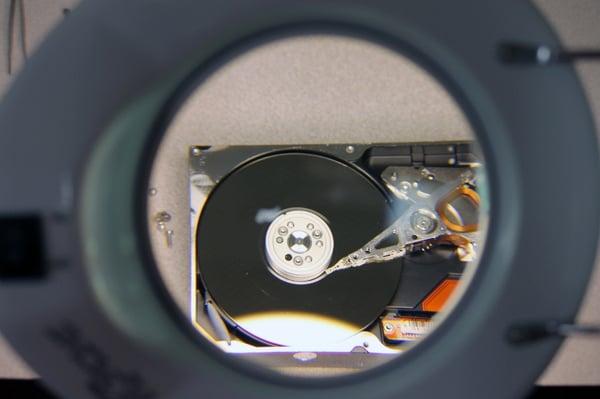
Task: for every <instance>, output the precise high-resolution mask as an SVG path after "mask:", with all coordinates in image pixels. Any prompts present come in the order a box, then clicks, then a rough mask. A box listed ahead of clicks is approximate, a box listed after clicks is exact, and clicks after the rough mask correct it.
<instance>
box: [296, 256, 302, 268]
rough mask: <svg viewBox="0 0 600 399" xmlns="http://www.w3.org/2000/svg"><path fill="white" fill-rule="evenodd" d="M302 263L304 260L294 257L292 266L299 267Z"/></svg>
mask: <svg viewBox="0 0 600 399" xmlns="http://www.w3.org/2000/svg"><path fill="white" fill-rule="evenodd" d="M303 263H304V260H303V259H302V257H301V256H296V257H294V264H295V265H296V266H301V265H302V264H303Z"/></svg>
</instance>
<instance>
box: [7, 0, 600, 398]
mask: <svg viewBox="0 0 600 399" xmlns="http://www.w3.org/2000/svg"><path fill="white" fill-rule="evenodd" d="M509 22H510V23H509ZM300 31H302V32H311V31H312V32H316V31H319V32H327V31H329V32H338V33H340V32H341V33H344V34H352V35H357V36H358V37H362V38H367V39H371V40H374V41H376V42H378V43H381V44H384V45H387V46H389V47H391V48H394V49H397V50H399V51H400V52H401V53H402V54H404V55H406V56H409V57H410V58H411V59H413V60H414V61H415V62H417V63H418V64H419V65H420V66H422V67H424V68H425V69H426V70H428V71H429V72H430V73H432V74H433V75H434V77H435V78H437V79H438V80H439V81H440V82H441V83H442V85H444V87H445V88H446V89H447V90H449V92H450V93H451V94H452V95H453V96H454V98H455V99H456V100H457V102H458V103H459V104H460V106H461V107H462V109H463V111H464V112H465V114H466V115H467V117H468V119H469V121H470V123H471V125H472V126H473V128H474V130H475V131H476V132H477V133H478V138H479V140H480V143H481V146H482V148H483V150H484V155H485V159H486V161H487V163H486V165H487V167H488V176H489V181H490V197H491V198H492V199H493V206H492V208H491V209H490V212H491V218H490V220H491V222H490V227H489V231H488V240H487V244H486V249H485V251H484V254H483V259H482V261H481V264H480V270H479V271H478V272H477V274H476V275H475V277H474V278H473V280H472V282H471V285H470V287H469V288H468V290H467V291H466V292H465V294H464V296H463V298H462V299H461V301H460V302H459V303H458V304H457V306H456V308H455V309H454V311H453V312H452V313H451V314H450V315H448V316H447V318H446V320H445V321H444V323H443V324H441V325H440V326H439V327H438V328H437V329H435V331H434V332H433V333H432V334H431V335H430V336H428V337H427V338H426V339H425V340H424V342H423V343H422V344H420V345H418V346H416V347H415V348H414V349H413V350H411V351H408V352H407V353H405V354H403V355H402V356H401V357H400V358H398V359H397V360H395V361H392V362H390V363H389V364H388V365H386V366H385V367H383V368H377V369H373V370H370V371H366V372H364V373H360V374H357V375H354V376H349V377H341V378H338V379H326V380H299V379H290V378H285V377H283V376H278V375H276V374H274V373H270V372H268V371H267V370H263V369H256V368H252V367H250V366H249V365H248V364H245V363H239V362H238V363H236V362H235V359H234V358H231V357H227V356H226V355H225V354H223V353H221V352H219V351H218V350H217V349H216V348H212V347H210V346H209V345H208V344H207V343H205V342H203V341H202V340H201V339H200V338H199V337H198V336H197V334H196V333H195V331H193V327H191V326H188V325H186V324H185V323H183V322H182V321H183V318H182V317H183V316H182V315H181V314H180V313H179V312H178V311H176V310H175V305H174V304H173V303H172V300H171V299H170V298H169V297H168V295H167V294H166V291H165V290H164V287H162V284H161V282H160V281H159V280H158V278H157V275H156V274H153V273H154V272H153V270H154V271H155V268H153V265H152V263H153V259H152V258H151V255H150V254H151V251H150V247H149V240H148V237H147V229H146V222H147V220H146V215H145V209H144V206H141V205H140V204H142V202H140V201H142V198H144V196H145V190H143V188H144V187H145V185H146V184H147V173H148V171H149V168H148V165H150V162H151V160H152V158H153V154H154V151H155V149H156V146H157V145H158V144H159V142H160V132H161V131H162V129H163V128H164V126H165V123H168V118H169V115H171V113H172V112H173V111H174V109H176V105H177V102H178V101H179V100H178V99H179V98H181V97H180V94H181V93H180V92H178V91H177V88H178V87H181V86H180V85H181V82H182V79H184V78H185V77H186V76H189V74H190V73H192V72H193V71H194V70H195V69H196V68H197V67H198V66H200V67H201V68H205V71H206V73H209V72H210V70H211V69H212V70H214V69H216V68H218V66H219V65H222V62H223V61H225V60H226V59H227V57H228V56H229V55H232V54H234V53H235V52H236V51H240V50H243V49H244V48H247V47H244V46H246V45H247V44H248V43H251V42H249V41H248V40H250V39H251V38H252V39H253V40H257V39H261V40H262V39H264V38H268V37H273V36H271V35H280V34H282V33H286V32H287V34H289V33H290V32H291V33H293V32H296V33H299V32H300ZM506 40H511V41H515V42H519V41H523V40H527V41H532V42H540V43H545V44H547V45H550V46H557V45H558V44H559V42H558V40H557V38H556V37H555V36H554V34H553V32H552V31H551V29H550V28H549V27H548V26H547V24H546V22H545V21H544V20H543V18H542V17H541V16H540V15H539V14H538V12H537V11H536V10H535V9H534V8H533V7H532V6H531V5H530V4H527V3H525V2H521V1H516V0H515V1H505V2H501V3H500V2H494V1H489V2H486V1H482V2H476V3H473V2H470V1H466V0H464V1H463V0H457V1H454V2H451V3H449V4H447V3H444V2H442V3H440V2H437V1H420V2H418V3H417V2H408V1H407V2H398V1H371V2H369V3H364V2H352V1H320V2H304V1H288V2H282V1H270V0H255V1H252V2H249V1H233V0H230V1H223V0H221V1H219V2H213V1H204V2H198V1H192V0H189V1H181V2H179V3H178V4H177V5H175V4H173V3H172V2H168V1H166V0H164V1H153V2H148V1H147V0H146V1H144V0H131V1H129V2H126V3H124V2H122V1H119V0H104V1H84V2H83V3H82V5H81V6H80V7H79V8H78V9H77V10H75V11H74V12H72V13H71V14H70V15H69V18H68V19H67V20H66V22H65V23H64V24H62V25H61V26H60V27H59V28H58V29H57V30H56V31H55V32H53V33H52V34H51V36H50V38H49V39H48V41H47V42H46V43H45V44H44V45H43V46H42V48H41V49H40V50H39V51H38V53H37V54H36V55H35V56H34V57H32V59H31V61H30V63H29V64H28V66H27V67H26V68H25V70H24V72H23V73H22V74H21V76H19V78H18V79H17V80H16V82H15V84H14V85H13V87H12V89H11V90H10V92H9V93H8V94H7V96H6V98H5V99H4V101H3V104H2V108H1V109H0V131H2V135H1V136H0V155H1V156H0V186H2V187H10V192H9V193H7V195H3V196H2V198H0V213H1V214H2V215H15V214H19V213H23V212H27V213H30V214H31V213H33V214H35V215H38V216H39V217H40V218H41V219H42V220H43V222H44V231H45V236H46V249H47V257H48V262H47V264H46V267H47V269H48V270H47V274H46V277H42V278H39V279H27V280H12V281H10V282H8V281H5V282H2V289H1V290H0V304H1V305H0V309H1V313H0V327H1V329H2V332H3V333H4V334H5V335H6V336H7V338H8V339H9V341H10V343H11V344H12V345H13V346H14V347H15V348H16V349H17V351H18V352H19V353H20V354H21V355H22V356H23V357H24V359H25V360H26V361H27V362H29V363H30V364H31V365H32V366H33V367H34V369H35V370H36V371H38V372H39V373H40V375H41V376H42V377H43V378H44V380H45V381H46V383H47V384H48V385H50V386H51V387H52V388H53V389H55V390H56V391H57V392H60V393H62V394H64V395H67V396H73V397H78V398H83V399H86V398H99V397H102V396H101V394H105V391H106V390H107V389H109V388H111V387H115V386H124V387H125V388H124V389H128V390H129V391H128V392H129V395H128V396H123V397H136V395H137V397H144V396H143V395H146V396H147V397H152V395H154V397H162V396H168V397H191V395H197V394H204V395H205V396H206V397H245V398H248V397H262V398H264V397H282V396H284V395H286V396H288V397H311V398H321V397H322V398H325V397H327V398H328V399H333V398H347V397H353V396H354V397H396V396H401V395H414V396H424V397H433V396H436V395H442V394H443V395H444V396H445V397H464V396H472V397H479V396H483V395H485V396H486V397H490V398H500V397H511V396H522V395H523V394H524V393H525V392H526V390H527V389H529V387H530V386H531V384H532V383H533V382H534V380H535V378H536V377H537V376H538V375H539V374H540V373H541V371H542V370H543V369H544V367H545V366H546V365H547V363H548V362H549V361H550V359H551V358H552V356H553V354H554V352H555V351H556V349H557V348H558V346H559V344H560V342H561V340H560V339H559V338H549V339H546V340H544V341H539V342H535V343H532V344H530V345H521V346H517V345H514V344H512V343H511V342H509V340H508V339H507V338H506V333H507V330H508V329H509V328H510V327H511V326H512V325H513V324H514V323H518V322H526V321H529V320H531V321H540V320H565V321H569V320H572V319H573V318H574V317H575V314H576V312H577V309H578V306H579V303H580V300H581V298H582V296H583V292H584V289H585V286H586V283H587V280H588V277H589V274H590V271H591V267H592V265H593V260H594V257H595V248H596V245H597V238H598V221H599V218H598V209H599V207H598V203H599V201H598V200H599V197H600V195H599V182H600V179H599V175H600V173H599V162H598V143H597V139H596V136H595V131H594V127H593V123H592V119H591V117H590V114H589V109H588V105H587V102H586V99H585V96H584V94H583V92H582V89H581V87H580V83H579V81H578V79H577V77H576V74H575V72H574V70H573V68H572V67H571V66H570V65H556V66H549V67H546V68H540V67H537V66H512V65H507V64H505V63H503V62H502V61H501V60H500V59H499V57H498V56H497V49H498V46H499V45H500V44H501V43H502V42H503V41H506ZM255 43H256V42H255ZM174 106H175V108H173V107H174ZM5 132H6V134H5ZM152 132H153V134H154V135H153V136H152V135H151V133H152ZM573 132H574V133H573ZM25 154H27V156H24V155H25ZM41 171H43V175H44V178H43V179H40V172H41ZM145 179H146V180H145ZM32 182H35V183H36V184H35V185H33V184H32ZM565 183H567V184H568V186H569V189H568V190H565V189H564V184H565ZM40 193H42V194H40ZM548 215H552V217H551V218H549V217H548ZM575 222H576V223H575ZM556 226H560V227H564V228H556ZM573 231H577V234H572V232H573ZM144 232H146V233H144ZM15 304H19V306H15ZM89 354H92V355H93V356H94V357H93V362H90V361H89V358H88V357H86V356H84V355H89ZM119 384H121V385H119ZM316 388H323V389H316ZM325 388H326V389H325ZM132 392H133V394H131V393H132Z"/></svg>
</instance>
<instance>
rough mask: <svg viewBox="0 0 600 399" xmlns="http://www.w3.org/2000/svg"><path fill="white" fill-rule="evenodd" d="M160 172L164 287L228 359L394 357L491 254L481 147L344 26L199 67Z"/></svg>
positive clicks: (417, 71)
mask: <svg viewBox="0 0 600 399" xmlns="http://www.w3.org/2000/svg"><path fill="white" fill-rule="evenodd" d="M182 92H183V93H185V96H183V97H182V98H180V99H179V101H178V102H176V103H177V104H178V108H177V109H176V110H174V111H173V112H172V119H171V120H170V122H169V124H168V125H167V127H166V129H165V131H164V136H163V138H162V141H161V143H160V146H159V147H158V150H157V153H156V156H155V159H154V161H153V164H152V171H151V174H150V180H149V183H148V200H147V216H148V221H149V222H148V231H149V236H150V240H151V245H152V250H153V255H154V258H155V260H156V264H157V266H158V271H159V274H160V276H161V278H162V280H163V282H164V285H165V287H166V288H167V291H168V292H169V294H170V295H171V296H172V298H173V300H174V301H175V303H176V304H177V306H178V307H179V309H180V311H181V312H183V313H184V314H185V315H186V317H187V319H188V320H189V322H190V323H191V324H192V325H193V327H194V329H195V330H196V331H197V334H198V335H199V336H201V337H203V339H205V340H206V341H207V342H209V343H210V345H214V346H216V347H217V348H219V349H220V350H222V351H223V353H225V354H227V356H228V357H230V358H231V359H232V360H234V361H235V360H238V359H240V360H245V361H250V362H253V363H256V364H258V365H261V366H263V367H265V368H267V369H270V370H273V371H275V372H277V373H280V374H284V375H288V376H295V377H305V378H323V377H334V376H342V375H348V374H352V373H357V372H361V371H365V370H368V369H372V368H374V367H378V366H381V367H385V365H386V364H387V362H388V361H390V360H392V359H395V358H397V357H399V356H402V354H403V353H405V352H406V351H408V350H410V349H411V348H412V347H413V346H414V345H416V344H418V343H419V342H420V341H421V340H423V339H424V338H425V337H426V336H427V335H429V334H430V333H431V331H433V329H435V328H436V326H437V325H439V323H440V322H441V321H442V320H443V318H444V317H445V315H447V314H448V313H449V312H450V311H451V310H452V308H453V307H454V304H455V303H456V302H457V301H458V300H459V298H460V296H461V294H462V293H463V292H464V290H465V289H466V287H467V285H468V283H469V281H470V279H471V278H472V276H473V274H474V273H475V271H476V269H477V267H478V260H479V259H480V258H481V255H482V251H483V247H484V242H485V236H486V231H487V225H488V215H489V198H488V196H487V193H488V192H489V190H488V187H487V182H486V174H485V160H484V158H483V155H482V153H481V151H480V149H479V146H478V143H477V140H476V132H474V131H473V129H472V127H471V126H470V125H469V123H468V121H467V118H466V117H465V115H464V113H463V112H462V110H461V109H460V107H459V106H458V105H457V103H456V102H455V100H454V99H453V98H452V97H451V96H450V94H449V93H448V92H447V91H446V90H445V89H444V88H443V86H442V85H441V84H440V83H439V82H437V81H436V80H435V78H434V77H433V76H431V75H430V74H428V73H427V72H426V71H425V70H424V69H422V68H420V67H419V66H417V65H416V64H415V63H413V62H412V61H411V60H410V59H408V58H406V57H404V56H403V55H401V54H399V53H397V52H395V51H392V50H390V49H389V48H386V47H383V46H380V45H378V44H375V43H374V42H371V41H367V40H362V39H358V38H354V37H349V36H342V35H334V34H311V35H299V36H290V37H285V38H280V39H277V40H270V41H267V42H263V43H262V44H261V45H258V46H255V47H252V49H250V50H248V51H245V52H243V53H242V54H239V55H237V56H236V57H234V58H232V59H231V60H230V61H229V62H228V63H226V64H225V65H223V66H222V67H221V68H220V69H218V70H216V71H214V72H213V73H211V74H210V76H208V77H206V76H205V75H202V76H200V75H198V76H196V78H195V79H189V80H188V81H187V86H186V87H185V88H184V90H182Z"/></svg>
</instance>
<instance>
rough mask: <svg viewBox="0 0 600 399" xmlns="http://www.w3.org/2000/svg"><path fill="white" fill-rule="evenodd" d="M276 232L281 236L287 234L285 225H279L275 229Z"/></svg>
mask: <svg viewBox="0 0 600 399" xmlns="http://www.w3.org/2000/svg"><path fill="white" fill-rule="evenodd" d="M277 232H278V233H279V234H281V235H282V236H283V235H286V234H287V232H288V229H287V227H285V226H281V227H280V228H279V229H277Z"/></svg>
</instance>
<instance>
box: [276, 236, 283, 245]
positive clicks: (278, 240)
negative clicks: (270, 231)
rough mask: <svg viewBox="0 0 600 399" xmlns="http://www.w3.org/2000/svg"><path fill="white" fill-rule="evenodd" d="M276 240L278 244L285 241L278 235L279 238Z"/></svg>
mask: <svg viewBox="0 0 600 399" xmlns="http://www.w3.org/2000/svg"><path fill="white" fill-rule="evenodd" d="M275 242H277V244H281V243H283V237H277V238H276V239H275Z"/></svg>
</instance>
